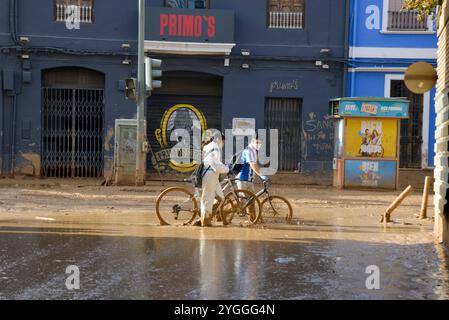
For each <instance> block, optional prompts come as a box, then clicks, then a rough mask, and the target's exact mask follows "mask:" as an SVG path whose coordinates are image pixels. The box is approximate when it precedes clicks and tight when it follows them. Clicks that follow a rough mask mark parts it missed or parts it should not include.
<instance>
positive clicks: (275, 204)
mask: <svg viewBox="0 0 449 320" xmlns="http://www.w3.org/2000/svg"><path fill="white" fill-rule="evenodd" d="M269 184H270V181H269V180H267V181H264V182H263V189H262V190H260V191H259V192H257V193H256V197H257V198H261V197H262V196H263V195H265V194H266V195H267V197H266V198H265V199H264V200H263V201H262V208H261V222H265V220H267V221H271V222H277V221H278V220H281V221H283V222H286V223H291V221H292V218H293V208H292V205H291V204H290V202H289V201H288V200H287V199H286V198H284V197H282V196H277V195H271V194H270V191H269V190H268V187H269Z"/></svg>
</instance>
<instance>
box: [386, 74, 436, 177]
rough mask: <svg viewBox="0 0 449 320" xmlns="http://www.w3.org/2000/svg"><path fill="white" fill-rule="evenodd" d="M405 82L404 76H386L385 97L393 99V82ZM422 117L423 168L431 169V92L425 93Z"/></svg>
mask: <svg viewBox="0 0 449 320" xmlns="http://www.w3.org/2000/svg"><path fill="white" fill-rule="evenodd" d="M392 80H404V74H398V73H395V74H385V84H384V96H385V97H386V98H391V81H392ZM423 108H424V110H423V115H422V140H423V142H422V146H421V168H422V169H430V168H432V167H430V166H429V159H428V156H429V120H430V92H426V93H424V97H423Z"/></svg>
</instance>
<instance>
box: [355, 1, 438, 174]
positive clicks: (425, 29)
mask: <svg viewBox="0 0 449 320" xmlns="http://www.w3.org/2000/svg"><path fill="white" fill-rule="evenodd" d="M403 2H404V1H403V0H352V1H351V5H350V12H351V19H350V38H349V64H350V68H349V70H348V78H347V87H346V95H347V96H354V97H355V96H377V97H406V98H408V99H409V100H410V102H411V104H410V119H409V120H404V121H402V124H401V142H400V144H401V146H400V148H401V151H400V159H401V160H400V162H401V167H403V168H432V167H433V166H434V156H435V152H434V144H435V134H434V133H435V108H434V97H435V89H433V90H432V91H431V92H429V93H427V94H424V95H415V94H412V93H411V92H410V91H408V90H407V88H406V87H405V85H404V81H403V79H404V73H405V70H406V69H407V67H408V66H409V65H410V64H412V63H414V62H417V61H424V62H429V63H431V64H432V65H434V66H435V65H436V58H437V36H436V33H435V23H434V20H433V19H432V18H431V17H428V18H426V19H424V20H423V21H418V19H417V15H416V13H414V12H407V11H402V10H401V7H402V3H403Z"/></svg>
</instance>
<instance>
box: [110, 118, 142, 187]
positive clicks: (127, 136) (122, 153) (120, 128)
mask: <svg viewBox="0 0 449 320" xmlns="http://www.w3.org/2000/svg"><path fill="white" fill-rule="evenodd" d="M114 150H115V151H114V182H115V183H116V184H118V185H133V184H135V180H136V152H137V151H136V150H137V120H135V119H117V120H115V149H114Z"/></svg>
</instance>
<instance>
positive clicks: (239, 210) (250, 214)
mask: <svg viewBox="0 0 449 320" xmlns="http://www.w3.org/2000/svg"><path fill="white" fill-rule="evenodd" d="M260 208H261V205H260V201H259V199H258V198H257V196H256V195H255V194H254V193H252V192H251V191H248V190H235V193H234V192H231V193H229V194H227V195H226V197H225V198H224V200H223V202H222V203H221V206H220V214H221V220H222V221H223V224H224V225H228V224H231V223H232V224H235V225H240V226H248V225H252V224H255V223H257V221H259V219H260Z"/></svg>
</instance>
